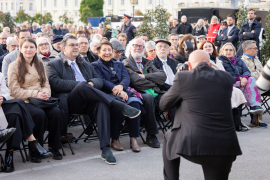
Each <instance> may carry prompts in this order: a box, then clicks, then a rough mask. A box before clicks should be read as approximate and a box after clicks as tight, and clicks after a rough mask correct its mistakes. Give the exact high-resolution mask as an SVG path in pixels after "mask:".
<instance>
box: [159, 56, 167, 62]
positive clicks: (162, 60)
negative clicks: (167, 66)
mask: <svg viewBox="0 0 270 180" xmlns="http://www.w3.org/2000/svg"><path fill="white" fill-rule="evenodd" d="M159 59H160V61H161V62H162V63H166V62H167V58H166V59H165V60H164V59H161V58H160V57H159Z"/></svg>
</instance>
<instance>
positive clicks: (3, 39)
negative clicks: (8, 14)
mask: <svg viewBox="0 0 270 180" xmlns="http://www.w3.org/2000/svg"><path fill="white" fill-rule="evenodd" d="M9 36H10V35H9V34H8V33H7V32H2V33H1V35H0V43H1V45H0V56H2V55H4V54H6V53H7V45H6V43H7V38H8V37H9Z"/></svg>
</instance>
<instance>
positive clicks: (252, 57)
mask: <svg viewBox="0 0 270 180" xmlns="http://www.w3.org/2000/svg"><path fill="white" fill-rule="evenodd" d="M244 54H245V55H246V56H247V57H249V58H251V59H252V60H253V61H254V58H255V56H251V55H249V54H247V53H245V52H244Z"/></svg>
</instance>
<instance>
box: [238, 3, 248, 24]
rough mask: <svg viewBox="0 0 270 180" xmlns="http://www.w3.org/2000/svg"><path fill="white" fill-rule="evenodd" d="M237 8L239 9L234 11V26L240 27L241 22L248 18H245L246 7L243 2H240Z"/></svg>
mask: <svg viewBox="0 0 270 180" xmlns="http://www.w3.org/2000/svg"><path fill="white" fill-rule="evenodd" d="M238 9H239V11H238V12H237V13H236V18H237V24H236V27H238V28H239V29H241V25H242V24H243V22H245V21H247V20H248V19H247V14H248V9H247V8H246V6H245V5H244V3H242V4H241V5H240V6H239V7H238Z"/></svg>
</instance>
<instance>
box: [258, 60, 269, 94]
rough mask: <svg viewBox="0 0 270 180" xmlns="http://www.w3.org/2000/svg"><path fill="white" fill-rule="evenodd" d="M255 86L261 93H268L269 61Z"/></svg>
mask: <svg viewBox="0 0 270 180" xmlns="http://www.w3.org/2000/svg"><path fill="white" fill-rule="evenodd" d="M256 86H257V88H258V89H259V90H261V91H268V90H269V87H270V60H268V61H267V63H266V65H265V66H264V67H263V72H262V74H261V75H260V77H259V78H258V79H257V81H256Z"/></svg>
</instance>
